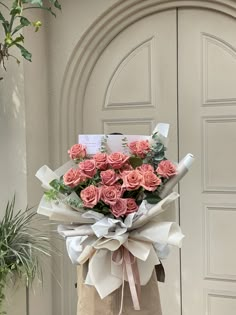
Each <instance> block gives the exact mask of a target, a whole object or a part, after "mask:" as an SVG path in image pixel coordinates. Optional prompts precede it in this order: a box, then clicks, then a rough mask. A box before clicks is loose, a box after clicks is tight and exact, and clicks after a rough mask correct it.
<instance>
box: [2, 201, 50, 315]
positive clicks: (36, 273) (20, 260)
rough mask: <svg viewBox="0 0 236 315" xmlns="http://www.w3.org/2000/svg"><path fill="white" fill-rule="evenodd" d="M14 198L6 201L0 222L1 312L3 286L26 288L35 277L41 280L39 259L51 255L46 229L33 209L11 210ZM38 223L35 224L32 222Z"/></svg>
mask: <svg viewBox="0 0 236 315" xmlns="http://www.w3.org/2000/svg"><path fill="white" fill-rule="evenodd" d="M14 206H15V198H14V199H13V200H12V202H8V203H7V206H6V209H5V213H4V215H3V218H2V220H1V221H0V314H1V315H2V314H6V312H4V310H3V307H4V305H3V304H4V301H5V289H6V287H7V286H8V285H10V286H12V285H14V284H16V283H17V282H18V281H21V282H23V283H24V284H25V285H26V287H27V288H28V287H29V286H30V284H32V282H33V280H34V279H35V278H36V277H39V278H40V279H42V273H41V267H40V259H41V258H42V256H50V254H51V251H52V250H51V247H50V243H49V237H48V235H47V233H46V232H42V231H41V229H40V230H39V229H38V228H36V227H35V226H39V224H38V223H39V222H38V220H40V219H39V217H38V215H37V214H36V212H35V211H34V210H33V209H29V208H26V210H24V211H21V210H19V211H17V212H15V211H14ZM35 223H37V224H35Z"/></svg>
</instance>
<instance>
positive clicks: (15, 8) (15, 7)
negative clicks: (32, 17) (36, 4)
mask: <svg viewBox="0 0 236 315" xmlns="http://www.w3.org/2000/svg"><path fill="white" fill-rule="evenodd" d="M22 9H23V7H22V6H20V5H13V7H12V9H11V11H10V15H13V16H15V15H20V14H21V13H22Z"/></svg>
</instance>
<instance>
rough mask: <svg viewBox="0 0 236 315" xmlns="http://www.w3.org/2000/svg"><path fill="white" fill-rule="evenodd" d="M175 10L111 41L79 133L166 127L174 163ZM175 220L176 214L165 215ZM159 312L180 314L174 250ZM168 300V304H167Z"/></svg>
mask: <svg viewBox="0 0 236 315" xmlns="http://www.w3.org/2000/svg"><path fill="white" fill-rule="evenodd" d="M176 65H177V63H176V10H171V11H167V12H163V13H160V14H155V15H152V16H149V17H146V18H144V19H142V20H140V21H138V22H136V23H134V24H132V25H131V26H130V27H128V28H126V29H125V30H124V31H123V32H122V33H120V34H119V35H118V36H117V37H115V38H114V39H113V40H112V42H111V43H110V44H109V46H107V47H106V49H105V50H104V52H103V54H102V55H101V57H100V58H99V60H98V62H97V64H96V66H95V67H94V69H93V72H92V74H91V76H90V79H89V82H88V85H87V89H86V92H85V101H84V104H83V132H84V133H110V132H122V133H124V134H147V135H149V134H150V133H151V132H152V130H153V128H154V127H155V125H156V123H157V122H168V123H170V124H171V132H170V143H169V147H170V150H168V156H169V158H171V159H173V160H177V157H178V153H177V151H178V150H177V82H176V77H177V72H176ZM167 216H168V217H167V218H166V220H169V219H170V218H171V219H172V220H177V221H178V215H177V211H176V212H174V211H173V212H172V213H168V214H167ZM165 268H166V273H167V279H166V284H165V285H163V286H162V287H161V295H162V302H163V303H162V304H163V309H164V314H176V315H178V314H180V307H179V305H180V287H179V277H180V274H179V270H180V266H179V250H178V249H174V250H173V251H172V255H171V257H170V259H169V260H168V261H166V262H165ZM170 296H171V300H172V302H171V303H169V297H170Z"/></svg>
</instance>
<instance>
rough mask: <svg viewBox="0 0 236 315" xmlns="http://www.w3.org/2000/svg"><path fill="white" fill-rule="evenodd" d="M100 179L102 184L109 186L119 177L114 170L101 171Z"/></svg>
mask: <svg viewBox="0 0 236 315" xmlns="http://www.w3.org/2000/svg"><path fill="white" fill-rule="evenodd" d="M100 177H101V181H102V184H103V185H107V186H111V185H114V184H115V183H116V182H117V181H118V179H119V178H120V177H119V176H118V175H117V174H116V172H115V171H114V170H110V169H109V170H106V171H101V173H100Z"/></svg>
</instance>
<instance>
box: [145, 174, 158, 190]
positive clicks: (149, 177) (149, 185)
mask: <svg viewBox="0 0 236 315" xmlns="http://www.w3.org/2000/svg"><path fill="white" fill-rule="evenodd" d="M160 184H161V180H160V178H159V177H157V176H156V174H154V173H153V172H152V171H147V172H146V173H143V183H142V186H143V188H144V189H146V190H148V191H154V190H156V188H157V186H159V185H160Z"/></svg>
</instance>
